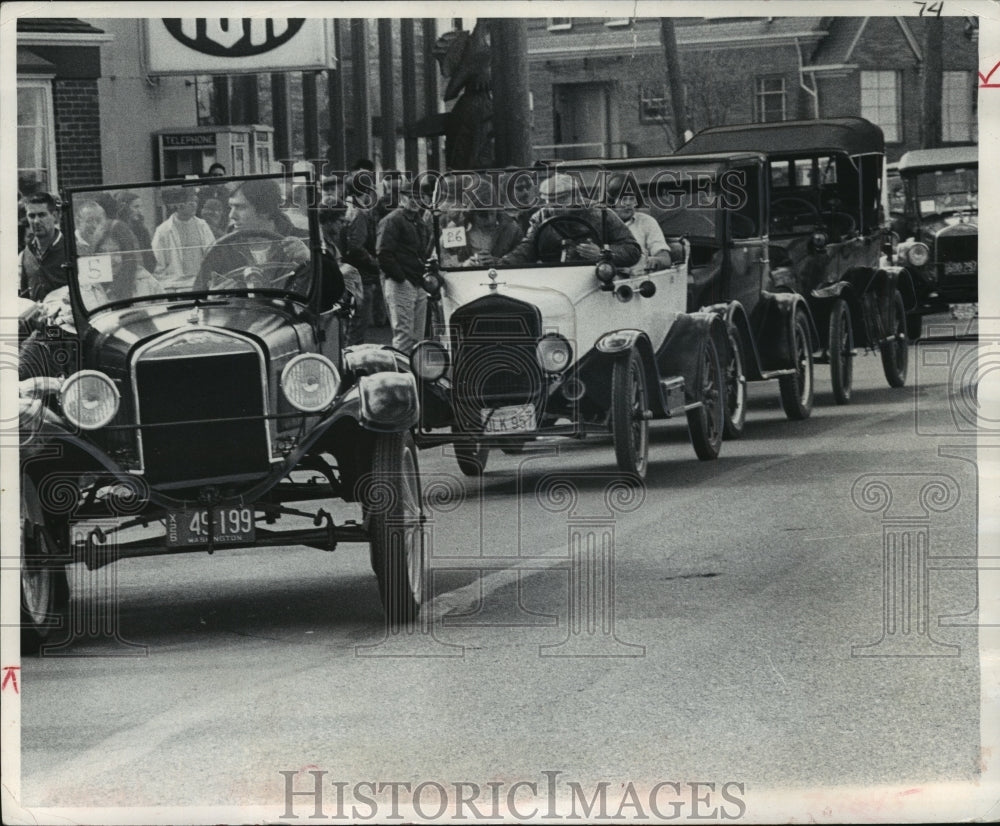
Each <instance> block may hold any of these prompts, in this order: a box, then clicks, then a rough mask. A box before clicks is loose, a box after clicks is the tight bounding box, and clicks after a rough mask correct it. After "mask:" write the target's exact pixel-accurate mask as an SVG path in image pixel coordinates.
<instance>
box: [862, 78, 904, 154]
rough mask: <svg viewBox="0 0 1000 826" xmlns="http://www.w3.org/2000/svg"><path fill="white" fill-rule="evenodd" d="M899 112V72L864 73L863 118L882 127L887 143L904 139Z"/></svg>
mask: <svg viewBox="0 0 1000 826" xmlns="http://www.w3.org/2000/svg"><path fill="white" fill-rule="evenodd" d="M899 112H900V106H899V72H894V71H888V72H886V71H878V72H862V73H861V117H863V118H867V119H868V120H870V121H871V122H872V123H874V124H875V125H876V126H880V127H882V133H883V134H884V135H885V140H886V142H887V143H899V142H900V141H902V139H903V136H902V134H901V132H902V130H901V129H900V114H899Z"/></svg>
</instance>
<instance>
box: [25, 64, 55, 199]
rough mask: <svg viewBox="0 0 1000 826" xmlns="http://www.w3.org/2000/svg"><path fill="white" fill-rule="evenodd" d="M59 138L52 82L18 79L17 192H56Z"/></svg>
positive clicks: (49, 80) (47, 80) (27, 193)
mask: <svg viewBox="0 0 1000 826" xmlns="http://www.w3.org/2000/svg"><path fill="white" fill-rule="evenodd" d="M57 186H58V183H57V181H56V137H55V126H54V118H53V113H52V81H51V79H48V78H45V79H38V78H30V79H29V78H18V79H17V189H18V192H20V193H21V194H22V195H29V194H30V193H32V192H38V191H44V192H52V193H55V191H56V188H57Z"/></svg>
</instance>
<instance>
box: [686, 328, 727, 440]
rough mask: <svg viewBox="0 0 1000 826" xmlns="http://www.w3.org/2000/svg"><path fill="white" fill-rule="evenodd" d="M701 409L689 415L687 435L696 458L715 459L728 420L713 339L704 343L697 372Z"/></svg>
mask: <svg viewBox="0 0 1000 826" xmlns="http://www.w3.org/2000/svg"><path fill="white" fill-rule="evenodd" d="M698 382H699V386H698V399H697V400H698V401H700V402H701V406H700V407H696V408H694V409H693V410H689V411H688V412H687V420H688V432H689V433H690V434H691V445H692V446H693V447H694V452H695V455H696V456H697V457H698V458H699V459H702V460H707V459H715V458H717V457H718V455H719V450H720V449H721V448H722V431H723V429H724V427H725V420H726V415H725V414H726V394H725V385H724V384H723V374H722V365H721V364H720V363H719V351H718V350H716V349H715V344H714V343H713V341H712V339H711V338H706V339H705V344H704V346H703V347H702V351H701V364H700V365H699V369H698Z"/></svg>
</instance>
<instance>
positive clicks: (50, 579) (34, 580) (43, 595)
mask: <svg viewBox="0 0 1000 826" xmlns="http://www.w3.org/2000/svg"><path fill="white" fill-rule="evenodd" d="M39 514H41V506H40V504H39V502H38V491H37V490H36V488H35V485H34V484H33V483H32V481H31V480H30V479H29V478H28V477H26V476H24V477H22V481H21V653H22V654H35V653H37V652H38V650H39V649H40V648H41V647H42V645H43V644H45V643H52V642H54V641H58V640H61V639H63V638H65V636H66V634H67V631H68V625H67V621H68V617H69V581H68V580H67V578H66V566H65V564H64V563H62V562H60V561H58V557H57V553H58V551H57V548H56V546H55V544H54V543H53V540H52V536H51V534H50V533H49V531H48V530H47V529H46V527H45V525H44V524H43V521H44V519H43V518H40V516H39Z"/></svg>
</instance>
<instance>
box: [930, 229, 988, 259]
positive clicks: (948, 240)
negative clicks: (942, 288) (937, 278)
mask: <svg viewBox="0 0 1000 826" xmlns="http://www.w3.org/2000/svg"><path fill="white" fill-rule="evenodd" d="M978 257H979V236H978V235H944V236H941V237H939V238H938V239H937V262H938V263H939V264H942V263H944V262H946V261H975V260H976V259H977V258H978Z"/></svg>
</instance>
